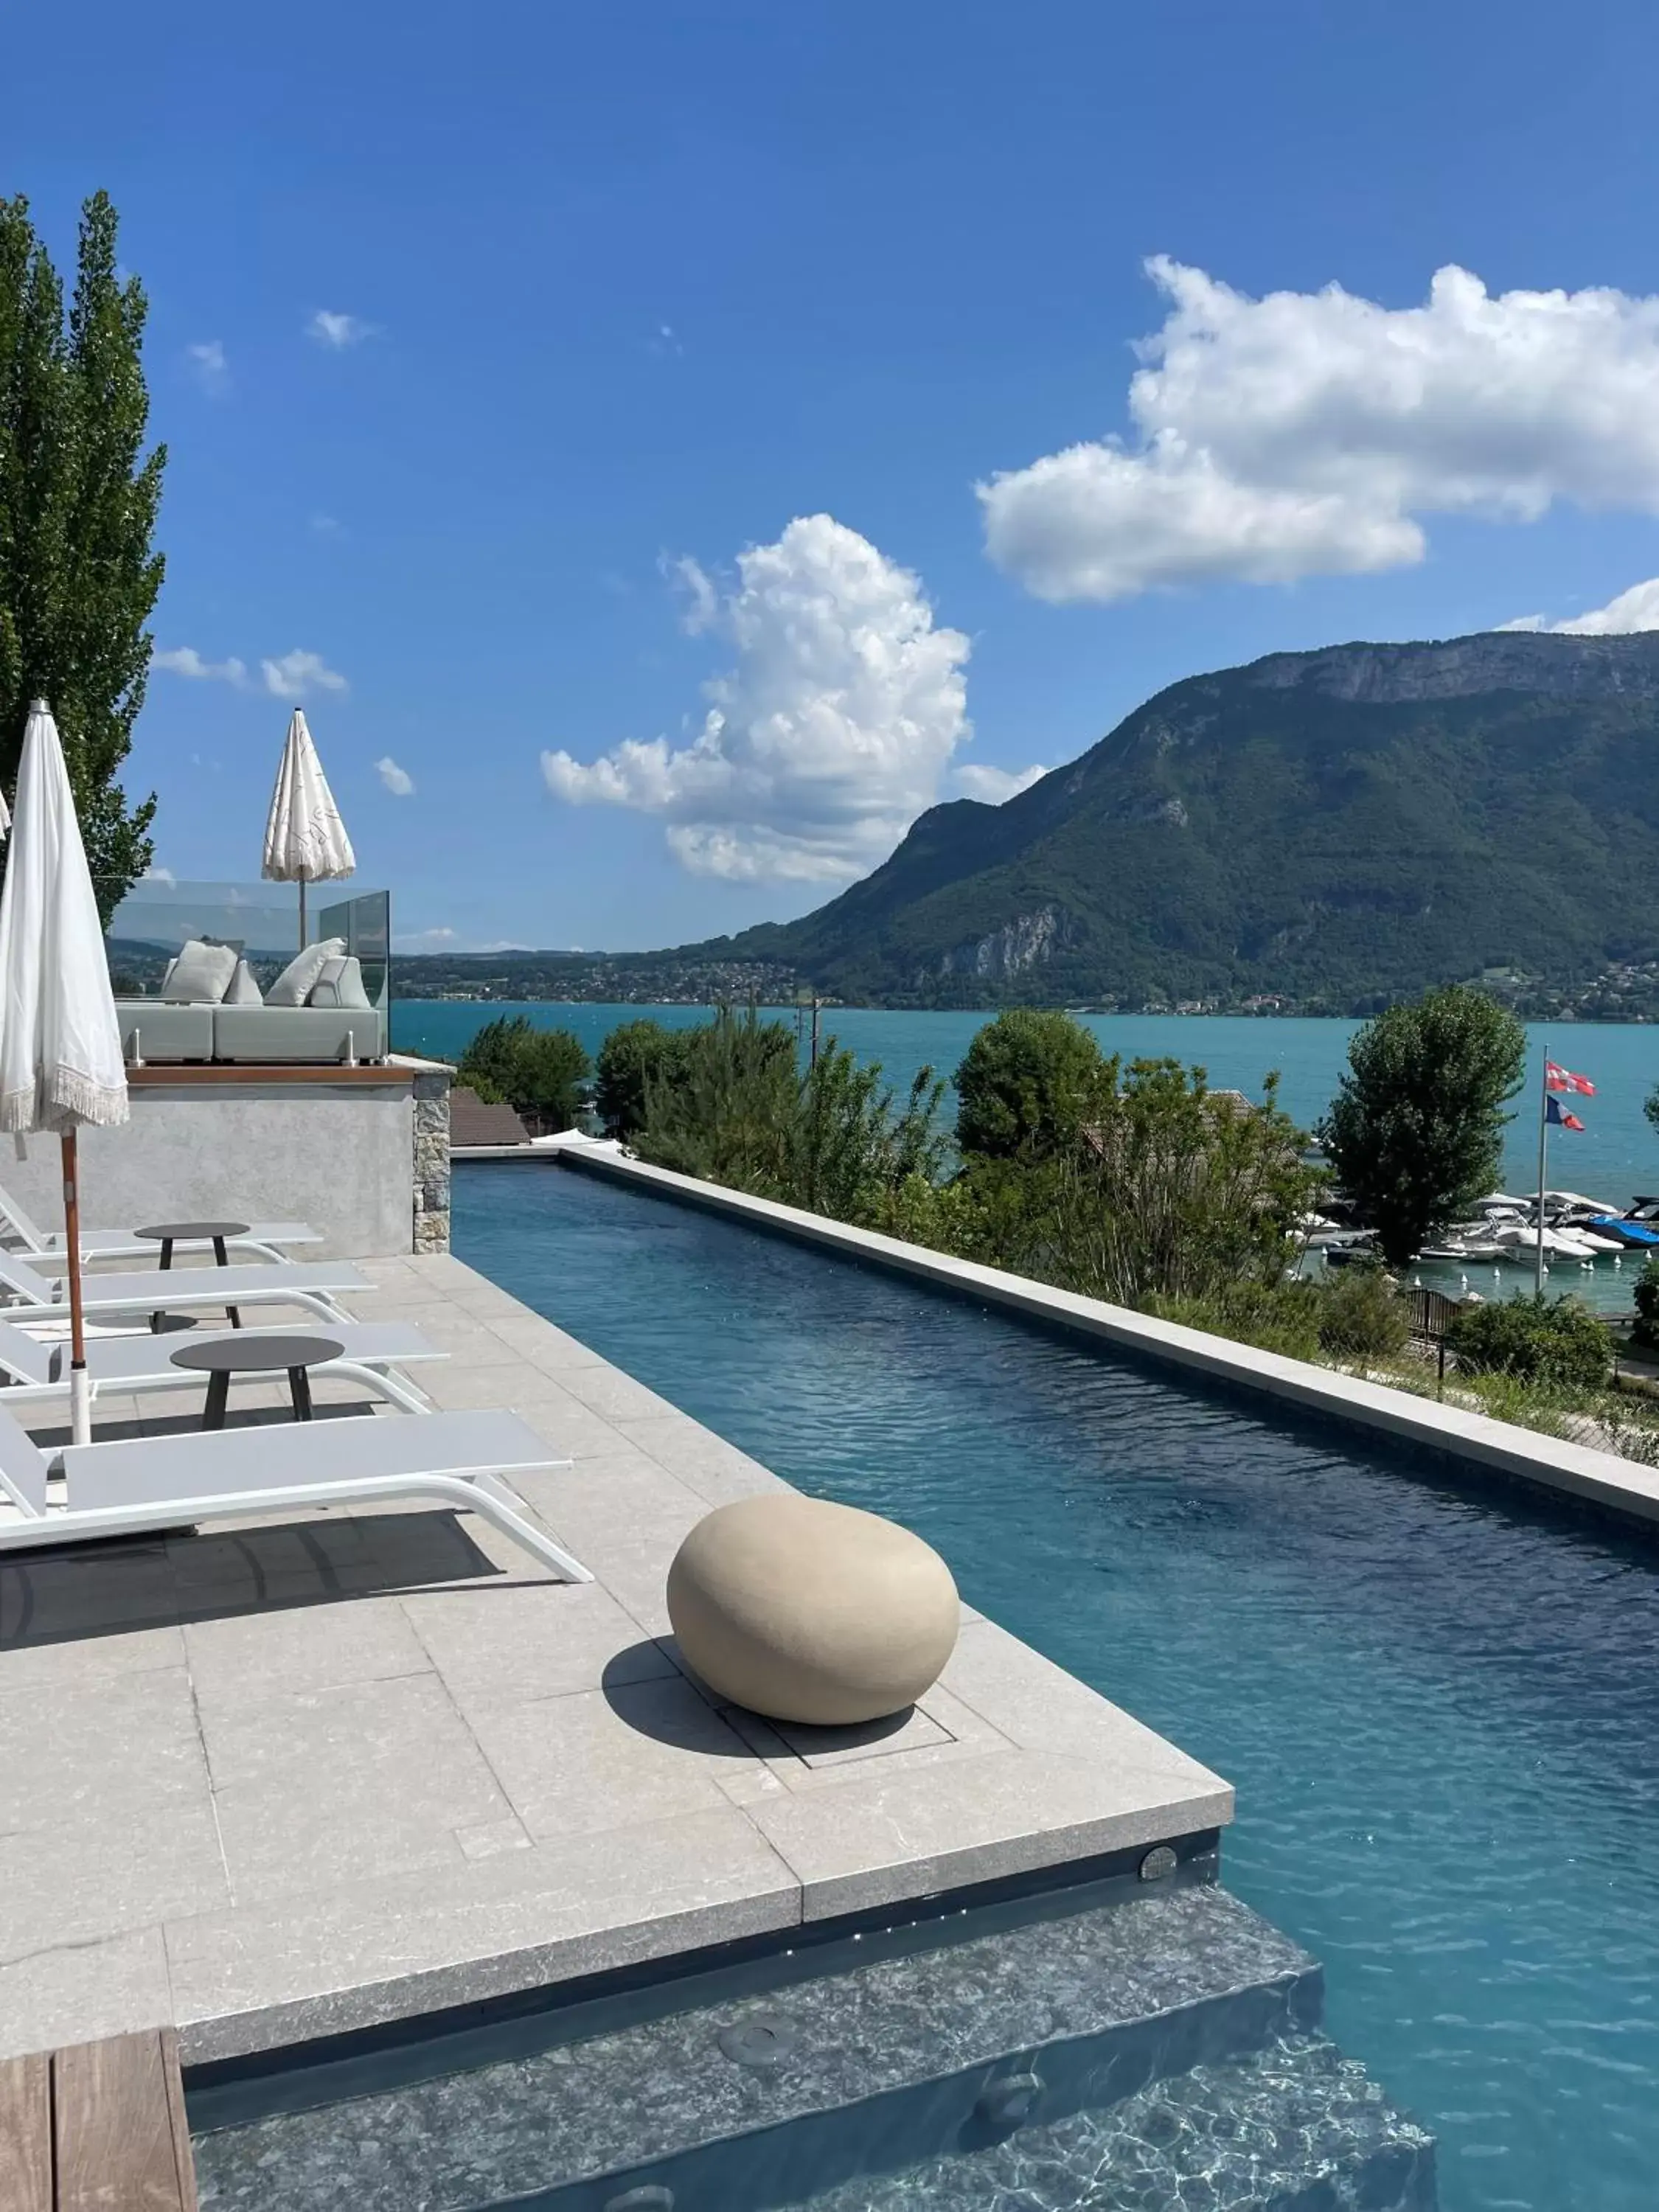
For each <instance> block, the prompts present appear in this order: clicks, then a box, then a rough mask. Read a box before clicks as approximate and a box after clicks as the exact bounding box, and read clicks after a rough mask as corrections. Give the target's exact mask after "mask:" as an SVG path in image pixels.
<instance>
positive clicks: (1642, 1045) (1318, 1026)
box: [392, 999, 1659, 1206]
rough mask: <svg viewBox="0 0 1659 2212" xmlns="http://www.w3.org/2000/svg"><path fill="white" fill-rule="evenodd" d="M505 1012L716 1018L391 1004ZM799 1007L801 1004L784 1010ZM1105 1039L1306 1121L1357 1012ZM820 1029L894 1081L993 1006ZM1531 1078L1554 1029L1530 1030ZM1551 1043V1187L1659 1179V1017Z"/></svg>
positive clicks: (418, 1026) (1090, 1018) (704, 1013)
mask: <svg viewBox="0 0 1659 2212" xmlns="http://www.w3.org/2000/svg"><path fill="white" fill-rule="evenodd" d="M501 1014H528V1015H529V1017H530V1018H531V1020H532V1022H534V1023H535V1024H536V1025H537V1027H538V1028H539V1029H568V1030H574V1032H575V1034H576V1035H577V1036H579V1037H580V1039H581V1041H582V1042H583V1043H584V1044H585V1045H586V1047H587V1048H588V1050H589V1051H590V1052H597V1051H598V1050H599V1046H600V1045H601V1044H602V1043H603V1042H605V1038H606V1036H609V1034H610V1032H611V1030H613V1029H614V1028H616V1026H617V1024H618V1023H619V1022H628V1021H635V1020H638V1019H639V1018H641V1016H642V1015H649V1016H651V1017H652V1018H653V1019H655V1020H657V1021H659V1022H662V1023H664V1024H665V1025H667V1026H668V1027H670V1028H672V1029H684V1028H690V1027H691V1026H693V1025H694V1024H696V1023H699V1022H704V1021H707V1020H708V1008H707V1007H706V1006H566V1005H561V1004H557V1003H555V1002H550V1001H549V1000H538V1001H537V1002H535V1003H533V1004H530V1005H526V1006H509V1005H505V1004H498V1005H492V1006H482V1005H478V1004H476V1003H471V1002H467V1003H462V1002H459V1001H448V1000H418V999H408V1000H398V1002H397V1004H396V1005H395V1006H393V1008H392V1042H393V1044H394V1045H395V1046H396V1048H397V1049H398V1051H399V1052H412V1053H420V1054H425V1055H426V1056H428V1058H431V1059H434V1060H454V1059H457V1058H458V1057H459V1054H461V1053H463V1052H464V1051H465V1049H466V1046H467V1042H468V1041H469V1039H471V1037H472V1036H475V1035H476V1034H477V1031H478V1030H481V1029H482V1028H483V1025H484V1024H485V1023H486V1022H489V1021H493V1020H495V1018H496V1017H497V1016H498V1015H501ZM786 1018H793V1016H789V1017H786ZM1079 1018H1080V1019H1081V1020H1082V1022H1083V1024H1084V1027H1085V1029H1091V1030H1093V1031H1094V1033H1095V1035H1096V1036H1097V1037H1098V1038H1099V1039H1100V1042H1101V1045H1102V1047H1103V1049H1104V1050H1106V1051H1107V1052H1116V1053H1121V1054H1122V1055H1123V1057H1124V1058H1125V1059H1126V1060H1139V1059H1161V1058H1164V1057H1166V1056H1167V1057H1169V1058H1172V1059H1176V1060H1185V1061H1187V1062H1188V1063H1193V1062H1196V1063H1197V1065H1198V1066H1200V1067H1202V1068H1204V1069H1206V1071H1207V1073H1208V1075H1209V1079H1210V1081H1211V1083H1212V1084H1213V1085H1216V1087H1217V1088H1218V1089H1222V1090H1229V1091H1243V1092H1244V1094H1245V1095H1246V1097H1251V1098H1259V1097H1261V1079H1262V1077H1263V1076H1264V1075H1266V1074H1267V1073H1269V1072H1270V1071H1271V1070H1273V1069H1277V1070H1278V1072H1279V1075H1280V1077H1281V1079H1282V1082H1281V1086H1280V1091H1279V1097H1280V1102H1281V1103H1282V1104H1283V1106H1284V1108H1285V1111H1286V1113H1288V1114H1291V1115H1294V1116H1295V1118H1296V1119H1297V1121H1299V1122H1301V1123H1302V1125H1303V1126H1304V1127H1309V1126H1310V1125H1311V1124H1312V1123H1313V1122H1314V1121H1317V1119H1318V1118H1319V1116H1320V1115H1322V1113H1323V1112H1324V1110H1325V1108H1326V1106H1327V1104H1328V1103H1329V1100H1330V1097H1331V1094H1332V1092H1333V1091H1334V1090H1335V1088H1336V1084H1337V1079H1338V1077H1339V1076H1340V1073H1341V1072H1342V1069H1343V1066H1344V1065H1345V1064H1346V1052H1347V1044H1348V1039H1349V1037H1350V1036H1352V1034H1353V1032H1354V1030H1356V1029H1357V1028H1358V1023H1356V1022H1339V1021H1278V1020H1273V1019H1270V1018H1263V1019H1261V1020H1254V1019H1249V1018H1240V1017H1237V1016H1228V1015H1223V1014H1212V1015H1173V1014H1164V1015H1160V1014H1089V1015H1084V1016H1081V1017H1079ZM819 1019H820V1035H821V1036H835V1037H837V1038H838V1039H839V1040H840V1041H841V1042H842V1044H844V1045H846V1046H847V1047H848V1048H849V1049H850V1050H851V1051H853V1052H854V1053H856V1054H858V1056H859V1058H860V1060H879V1061H880V1063H881V1066H882V1068H883V1070H884V1073H886V1075H887V1078H888V1079H889V1080H890V1082H891V1083H892V1085H894V1087H895V1089H896V1090H899V1091H902V1090H904V1089H905V1087H906V1086H907V1085H908V1083H909V1081H910V1079H911V1077H912V1076H913V1075H914V1074H915V1073H916V1071H917V1069H918V1068H920V1067H924V1066H932V1067H933V1068H935V1069H936V1070H937V1071H938V1072H939V1073H940V1074H941V1075H946V1076H948V1075H949V1074H950V1073H951V1070H952V1069H953V1068H954V1067H955V1066H957V1063H958V1062H959V1061H960V1060H961V1058H962V1056H963V1054H964V1053H965V1052H966V1051H967V1049H968V1047H969V1043H970V1042H972V1039H973V1036H974V1032H975V1030H977V1029H979V1028H981V1026H982V1025H983V1024H984V1023H986V1022H987V1021H988V1020H989V1019H990V1016H989V1015H988V1014H983V1013H895V1012H887V1011H885V1010H881V1009H877V1008H872V1007H868V1006H837V1007H834V1008H832V1009H829V1010H826V1012H824V1013H823V1015H821V1016H820V1018H819ZM1528 1038H1529V1041H1530V1042H1531V1045H1532V1063H1531V1075H1532V1081H1533V1083H1534V1085H1535V1084H1536V1080H1537V1075H1538V1067H1539V1055H1540V1054H1541V1051H1542V1049H1543V1046H1544V1042H1545V1032H1544V1031H1543V1030H1539V1029H1535V1028H1534V1029H1533V1030H1529V1031H1528ZM1548 1041H1549V1045H1550V1049H1551V1051H1552V1052H1553V1054H1554V1056H1555V1058H1556V1059H1557V1060H1561V1061H1563V1062H1564V1063H1565V1065H1566V1066H1569V1067H1571V1068H1576V1069H1577V1070H1578V1071H1579V1072H1580V1073H1583V1074H1585V1075H1588V1076H1589V1078H1590V1080H1591V1081H1592V1082H1593V1083H1594V1084H1595V1086H1596V1095H1595V1097H1594V1098H1581V1099H1575V1100H1571V1101H1569V1102H1568V1103H1570V1104H1571V1105H1573V1106H1575V1107H1576V1108H1577V1110H1578V1113H1579V1115H1580V1118H1581V1119H1582V1120H1583V1122H1584V1123H1585V1125H1586V1126H1585V1128H1584V1133H1583V1135H1582V1136H1579V1135H1577V1134H1575V1133H1572V1132H1571V1131H1567V1130H1558V1131H1556V1132H1555V1133H1554V1134H1553V1138H1552V1139H1551V1145H1550V1182H1551V1185H1552V1187H1553V1188H1559V1189H1568V1190H1582V1191H1587V1192H1589V1193H1590V1194H1592V1195H1594V1196H1595V1197H1597V1198H1605V1199H1610V1200H1617V1201H1618V1202H1619V1203H1620V1205H1621V1206H1622V1205H1625V1204H1627V1203H1628V1201H1629V1200H1631V1199H1632V1198H1633V1197H1635V1196H1636V1195H1637V1194H1638V1193H1644V1192H1649V1191H1659V1133H1655V1131H1654V1130H1652V1129H1651V1128H1650V1127H1649V1126H1648V1123H1647V1121H1645V1119H1644V1116H1643V1113H1642V1102H1643V1101H1644V1099H1645V1098H1646V1097H1647V1095H1648V1093H1649V1091H1650V1090H1652V1088H1653V1087H1654V1085H1655V1084H1656V1083H1659V1029H1656V1028H1650V1027H1648V1026H1646V1025H1644V1024H1631V1023H1603V1024H1595V1023H1589V1022H1576V1023H1570V1024H1565V1025H1564V1026H1562V1027H1560V1028H1559V1029H1557V1030H1553V1032H1551V1033H1550V1035H1549V1040H1548ZM1536 1109H1537V1091H1536V1090H1535V1088H1534V1089H1532V1090H1530V1091H1528V1093H1527V1094H1526V1095H1525V1097H1524V1098H1523V1100H1522V1104H1521V1109H1520V1111H1519V1112H1518V1113H1517V1115H1516V1120H1515V1121H1514V1123H1513V1124H1512V1126H1511V1127H1510V1145H1509V1158H1508V1164H1507V1166H1506V1168H1505V1170H1504V1180H1505V1185H1506V1188H1510V1189H1511V1190H1517V1191H1527V1190H1531V1189H1535V1188H1537V1182H1538V1121H1537V1110H1536Z"/></svg>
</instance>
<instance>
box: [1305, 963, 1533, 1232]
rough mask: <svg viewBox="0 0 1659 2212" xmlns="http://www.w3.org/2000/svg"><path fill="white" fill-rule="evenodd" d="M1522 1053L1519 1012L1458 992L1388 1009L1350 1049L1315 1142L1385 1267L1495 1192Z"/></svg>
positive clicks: (1433, 994) (1435, 994) (1432, 994)
mask: <svg viewBox="0 0 1659 2212" xmlns="http://www.w3.org/2000/svg"><path fill="white" fill-rule="evenodd" d="M1526 1050H1527V1040H1526V1033H1525V1031H1524V1030H1522V1027H1521V1024H1520V1023H1519V1022H1517V1021H1516V1018H1515V1017H1514V1015H1513V1014H1511V1013H1509V1012H1506V1011H1505V1010H1504V1008H1503V1007H1502V1006H1497V1005H1495V1004H1494V1003H1493V1002H1492V1000H1490V999H1487V998H1485V997H1483V996H1482V995H1481V994H1480V992H1478V991H1472V990H1467V989H1465V988H1463V987H1462V986H1461V985H1453V986H1451V987H1448V988H1446V989H1443V990H1438V991H1430V992H1427V993H1425V995H1424V996H1423V997H1422V998H1421V999H1419V1000H1415V1001H1413V1002H1412V1003H1410V1004H1407V1005H1403V1006H1390V1007H1389V1010H1388V1011H1387V1012H1385V1013H1382V1014H1379V1015H1378V1016H1377V1017H1376V1020H1375V1021H1371V1022H1368V1023H1367V1024H1365V1026H1364V1028H1363V1029H1362V1030H1359V1031H1358V1033H1357V1034H1356V1036H1354V1038H1353V1040H1352V1042H1351V1043H1350V1045H1349V1047H1348V1073H1346V1075H1344V1077H1343V1078H1342V1080H1341V1085H1340V1089H1339V1091H1338V1093H1337V1096H1336V1097H1335V1098H1334V1100H1333V1101H1332V1103H1331V1109H1330V1113H1329V1115H1328V1117H1327V1119H1326V1121H1325V1124H1324V1127H1323V1128H1322V1131H1321V1135H1322V1138H1323V1139H1324V1145H1325V1150H1326V1152H1327V1154H1328V1158H1329V1160H1330V1164H1331V1170H1332V1173H1333V1174H1334V1176H1335V1178H1336V1181H1337V1182H1338V1183H1339V1185H1340V1187H1341V1188H1342V1189H1343V1190H1345V1191H1346V1193H1347V1194H1348V1195H1349V1197H1351V1198H1352V1199H1353V1200H1355V1201H1356V1203H1357V1204H1358V1206H1359V1208H1360V1211H1361V1212H1362V1214H1363V1215H1364V1218H1365V1220H1366V1221H1367V1222H1368V1223H1369V1224H1370V1226H1371V1227H1372V1228H1374V1229H1375V1230H1376V1236H1377V1243H1378V1244H1379V1246H1380V1247H1381V1249H1382V1252H1383V1258H1384V1259H1385V1260H1387V1261H1388V1262H1389V1265H1390V1266H1391V1267H1403V1266H1404V1265H1405V1264H1406V1262H1407V1261H1408V1260H1410V1259H1412V1258H1413V1256H1414V1255H1415V1254H1417V1253H1418V1252H1419V1251H1420V1250H1421V1249H1422V1248H1423V1246H1424V1244H1425V1243H1426V1242H1427V1241H1428V1239H1429V1238H1430V1237H1432V1236H1433V1235H1434V1233H1435V1231H1437V1230H1439V1229H1443V1227H1444V1226H1445V1225H1446V1224H1447V1223H1448V1222H1449V1221H1454V1220H1455V1219H1456V1218H1457V1217H1458V1215H1459V1214H1460V1213H1462V1212H1466V1211H1467V1210H1468V1207H1469V1206H1472V1205H1473V1204H1474V1202H1475V1201H1476V1200H1478V1199H1480V1198H1482V1197H1484V1196H1485V1195H1486V1193H1487V1192H1489V1191H1490V1190H1492V1188H1493V1187H1494V1186H1495V1185H1496V1183H1497V1182H1498V1174H1499V1170H1500V1169H1501V1167H1502V1164H1503V1158H1504V1125H1505V1124H1506V1123H1507V1122H1508V1121H1510V1118H1511V1117H1510V1115H1507V1114H1505V1113H1504V1102H1505V1101H1506V1100H1507V1099H1509V1098H1510V1097H1513V1096H1514V1094H1515V1091H1516V1087H1517V1085H1519V1083H1520V1080H1521V1074H1522V1067H1523V1066H1524V1065H1525V1061H1526Z"/></svg>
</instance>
